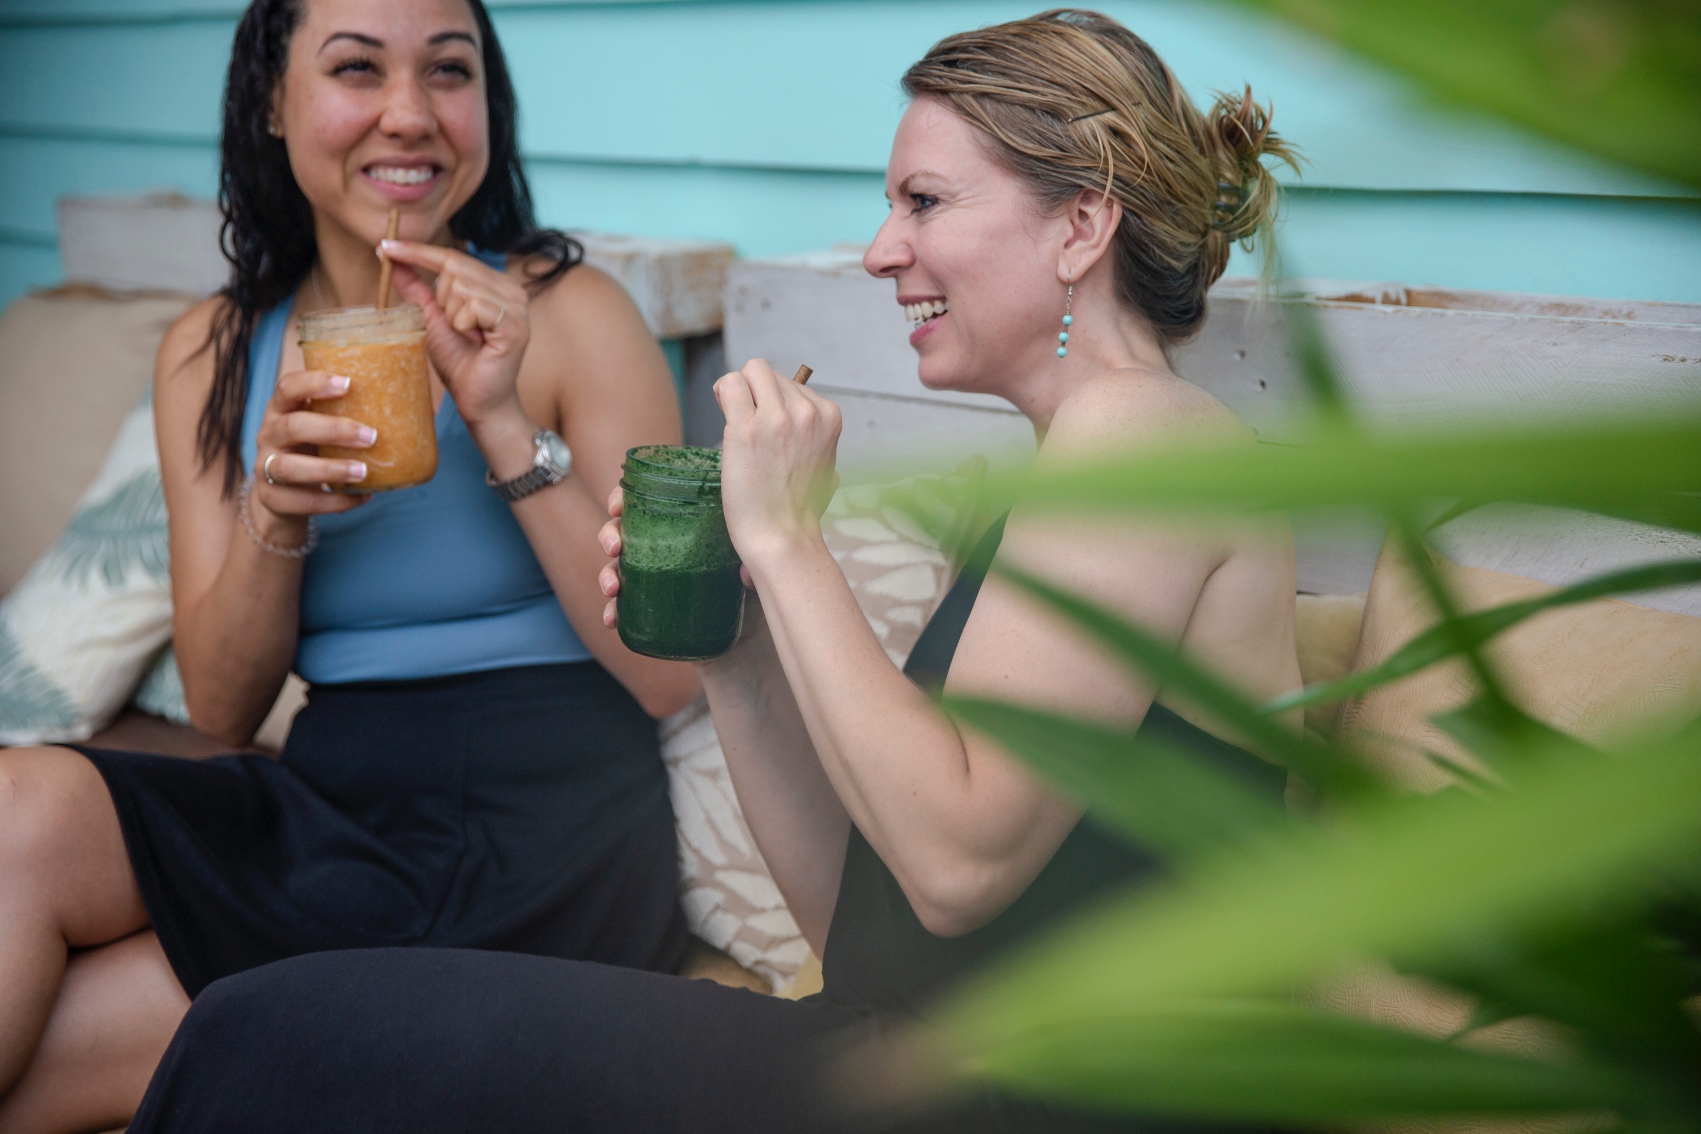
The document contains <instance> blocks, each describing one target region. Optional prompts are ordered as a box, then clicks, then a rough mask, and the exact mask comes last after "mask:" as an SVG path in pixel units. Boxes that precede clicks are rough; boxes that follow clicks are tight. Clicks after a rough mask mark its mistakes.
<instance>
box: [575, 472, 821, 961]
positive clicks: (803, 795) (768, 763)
mask: <svg viewBox="0 0 1701 1134" xmlns="http://www.w3.org/2000/svg"><path fill="white" fill-rule="evenodd" d="M621 511H622V499H621V494H620V492H619V490H618V489H617V490H615V491H614V492H612V493H610V495H609V498H608V514H609V515H610V516H612V517H614V518H613V519H611V520H610V521H609V522H608V523H607V524H606V525H604V527H603V530H602V533H601V535H600V537H599V538H600V540H601V543H602V547H603V550H604V551H605V552H606V553H607V554H608V556H609V558H611V559H617V558H618V557H619V555H620V541H621V527H620V513H621ZM598 582H599V583H600V589H601V592H602V593H603V594H604V595H606V596H608V603H607V605H606V607H605V608H604V610H603V622H604V623H605V624H606V625H607V626H609V627H610V628H612V627H613V626H614V625H615V610H616V607H615V600H614V596H615V595H617V594H619V592H620V573H619V570H618V568H617V566H616V565H615V564H614V563H609V564H608V565H607V566H605V567H604V568H603V569H602V572H601V574H600V575H599V576H598ZM696 669H697V673H698V675H699V676H700V677H701V678H702V682H703V690H704V692H705V693H706V694H707V695H708V700H709V712H710V714H711V715H712V716H713V717H714V721H715V732H716V735H717V737H718V739H719V740H720V745H721V752H722V754H723V755H724V756H725V757H726V765H727V773H728V774H729V775H730V776H731V777H732V786H733V790H734V791H735V792H736V793H737V794H738V805H739V809H740V810H741V811H742V812H743V814H744V821H745V822H746V823H747V824H749V826H750V833H751V835H752V836H754V837H755V839H756V846H757V847H758V849H760V850H761V852H762V857H763V859H764V860H765V861H766V862H767V864H768V870H769V872H770V873H771V874H772V875H773V878H774V884H775V885H777V886H778V887H779V888H780V893H781V894H783V895H784V896H785V900H786V906H787V907H788V908H789V909H790V910H791V914H792V917H793V918H794V919H795V920H796V921H797V925H798V928H799V929H800V930H801V931H802V932H803V937H804V940H806V941H808V942H809V947H810V948H811V949H814V950H815V955H816V956H817V957H819V956H821V955H822V954H823V952H824V951H825V949H826V945H827V930H828V929H829V927H831V925H832V922H833V906H834V905H835V903H836V902H837V901H838V895H839V877H840V875H841V874H842V873H843V870H844V862H845V839H846V838H847V837H848V836H849V834H850V815H849V814H848V813H846V811H845V808H844V805H843V804H841V803H840V802H839V797H838V796H837V795H836V794H835V793H834V791H833V785H832V782H831V781H829V780H828V779H827V775H826V773H825V772H824V771H823V770H822V768H821V761H820V758H819V757H817V756H816V755H815V746H814V745H813V744H812V743H811V742H810V739H809V731H808V729H807V728H806V727H805V726H804V723H803V717H802V716H801V715H800V714H799V713H798V711H797V700H796V698H794V697H793V696H792V692H791V685H790V684H789V683H788V682H787V681H786V675H785V670H784V669H783V668H781V666H780V659H779V655H778V654H776V653H775V652H774V639H773V636H772V635H771V634H770V633H769V632H768V625H767V619H766V618H765V617H764V615H763V613H762V603H761V600H760V598H759V597H758V596H757V595H756V594H755V593H754V592H748V591H747V592H746V594H745V604H744V628H743V630H742V632H741V633H740V635H739V639H738V642H737V643H736V644H735V645H734V646H733V648H732V649H731V650H729V651H727V653H726V654H724V655H722V656H721V657H719V658H715V659H714V660H712V661H707V662H698V663H697V664H696Z"/></svg>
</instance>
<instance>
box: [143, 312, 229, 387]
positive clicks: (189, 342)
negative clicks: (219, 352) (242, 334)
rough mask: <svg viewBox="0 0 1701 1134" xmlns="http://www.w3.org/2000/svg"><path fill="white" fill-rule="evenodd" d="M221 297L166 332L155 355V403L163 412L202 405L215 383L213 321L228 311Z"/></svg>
mask: <svg viewBox="0 0 1701 1134" xmlns="http://www.w3.org/2000/svg"><path fill="white" fill-rule="evenodd" d="M225 304H226V300H224V299H223V298H221V297H219V296H213V297H212V298H210V299H203V300H202V301H201V302H199V303H197V304H195V306H193V307H191V308H189V310H187V311H185V312H184V313H183V314H182V315H180V316H178V318H177V321H176V322H175V323H173V324H172V325H171V326H170V327H169V328H167V329H166V332H165V336H164V337H163V338H161V339H160V344H159V350H158V351H156V352H155V354H154V399H155V402H156V404H158V405H160V406H161V407H162V408H169V407H172V406H175V405H180V404H184V403H194V404H196V405H197V407H198V406H199V402H200V401H201V400H202V399H204V398H205V397H206V393H207V389H208V387H209V386H211V385H212V381H213V344H212V333H213V324H214V321H215V320H216V319H217V318H218V316H219V314H220V312H222V311H223V310H224V308H225Z"/></svg>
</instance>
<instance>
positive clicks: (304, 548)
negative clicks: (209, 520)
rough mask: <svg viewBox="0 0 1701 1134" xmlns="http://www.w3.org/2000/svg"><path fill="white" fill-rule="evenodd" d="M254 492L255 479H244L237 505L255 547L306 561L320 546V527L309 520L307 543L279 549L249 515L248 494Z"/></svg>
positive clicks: (310, 518) (250, 477) (245, 529)
mask: <svg viewBox="0 0 1701 1134" xmlns="http://www.w3.org/2000/svg"><path fill="white" fill-rule="evenodd" d="M253 490H254V477H253V476H252V474H251V475H249V476H245V477H243V478H242V496H241V497H240V498H239V499H238V500H237V503H236V515H237V517H238V518H240V519H241V520H242V530H243V531H245V532H247V533H248V538H249V539H251V540H253V541H254V546H255V547H257V548H259V549H260V550H261V551H266V552H270V553H271V554H273V555H276V556H279V557H281V558H283V559H306V558H307V557H308V556H309V555H311V554H313V549H314V548H315V547H318V546H319V525H318V524H316V523H314V522H313V517H312V516H309V517H308V518H307V542H306V543H304V544H302V545H301V546H300V547H279V546H278V545H277V544H275V543H270V542H268V541H267V540H266V539H265V537H264V536H262V535H261V534H260V533H259V531H258V530H257V529H256V528H255V527H254V518H253V517H252V516H250V515H249V514H248V494H249V493H250V492H252V491H253Z"/></svg>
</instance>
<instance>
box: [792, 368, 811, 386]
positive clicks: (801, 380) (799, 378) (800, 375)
mask: <svg viewBox="0 0 1701 1134" xmlns="http://www.w3.org/2000/svg"><path fill="white" fill-rule="evenodd" d="M813 373H815V371H813V370H811V369H809V367H807V366H799V367H798V368H797V373H796V374H793V375H792V376H791V380H792V381H793V382H796V383H797V384H798V385H799V386H807V385H809V376H810V375H811V374H813Z"/></svg>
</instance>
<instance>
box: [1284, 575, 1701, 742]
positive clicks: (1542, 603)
mask: <svg viewBox="0 0 1701 1134" xmlns="http://www.w3.org/2000/svg"><path fill="white" fill-rule="evenodd" d="M1697 581H1701V562H1698V561H1696V560H1693V559H1684V560H1675V561H1672V562H1669V563H1655V564H1650V565H1648V566H1645V567H1631V568H1628V569H1626V570H1623V571H1612V572H1609V573H1607V574H1604V575H1596V576H1594V577H1593V578H1590V579H1585V580H1583V581H1582V582H1580V583H1573V584H1572V585H1571V586H1569V587H1564V588H1561V589H1560V590H1557V591H1554V592H1552V593H1551V594H1546V595H1542V596H1541V597H1539V598H1533V599H1525V600H1523V601H1520V602H1511V603H1506V604H1505V605H1504V606H1496V607H1491V608H1489V609H1488V610H1480V611H1476V612H1475V613H1472V614H1467V615H1463V616H1462V617H1460V618H1459V619H1458V621H1457V622H1456V623H1455V624H1454V634H1455V635H1456V636H1457V637H1458V638H1462V639H1464V640H1465V641H1469V642H1472V643H1475V644H1477V645H1482V644H1484V643H1486V642H1488V641H1489V640H1490V639H1492V638H1493V637H1494V636H1495V635H1497V634H1500V633H1503V632H1505V631H1507V630H1510V629H1511V628H1512V627H1514V626H1516V625H1518V623H1520V622H1523V621H1524V620H1525V619H1527V618H1529V617H1531V616H1532V615H1536V614H1540V613H1541V612H1542V611H1544V610H1552V609H1554V608H1555V607H1561V606H1571V605H1573V604H1576V603H1580V602H1589V601H1591V600H1593V599H1598V598H1604V597H1606V596H1608V595H1617V594H1627V593H1630V592H1633V591H1651V590H1657V589H1658V588H1660V587H1675V586H1681V585H1682V584H1684V583H1693V582H1697ZM1457 652H1458V643H1457V642H1456V641H1449V636H1448V635H1447V634H1445V633H1443V632H1442V628H1441V627H1440V626H1434V627H1431V628H1430V629H1428V630H1425V631H1424V632H1423V633H1422V634H1419V635H1418V636H1417V637H1416V638H1413V639H1412V640H1411V641H1410V642H1407V643H1406V644H1405V645H1404V646H1402V647H1400V648H1399V649H1398V650H1396V651H1395V652H1394V653H1393V654H1392V655H1391V656H1390V657H1389V658H1388V659H1387V660H1386V661H1384V662H1383V663H1382V664H1381V665H1378V666H1374V667H1372V668H1370V669H1366V670H1363V671H1361V672H1359V673H1354V674H1351V675H1350V676H1347V677H1344V678H1341V679H1340V680H1339V681H1328V682H1320V683H1318V684H1316V685H1311V686H1308V687H1306V688H1304V689H1301V690H1299V691H1297V692H1295V693H1289V694H1287V695H1286V696H1283V697H1278V698H1276V699H1275V700H1273V701H1271V702H1269V703H1268V704H1266V705H1265V706H1264V710H1263V711H1264V712H1265V713H1270V714H1274V713H1282V712H1286V711H1288V710H1289V709H1296V708H1299V707H1301V706H1303V705H1311V704H1315V703H1317V702H1319V701H1338V700H1341V699H1342V698H1345V697H1355V696H1357V695H1358V694H1360V693H1364V692H1366V691H1368V690H1371V689H1375V688H1377V687H1378V686H1381V685H1387V684H1388V683H1390V682H1393V681H1398V680H1400V679H1401V678H1403V677H1410V676H1411V675H1412V674H1414V673H1417V672H1419V671H1420V670H1423V669H1427V668H1428V667H1429V666H1432V665H1434V664H1435V663H1436V662H1440V661H1445V660H1447V659H1448V658H1450V657H1452V656H1453V655H1454V654H1455V653H1457Z"/></svg>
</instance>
